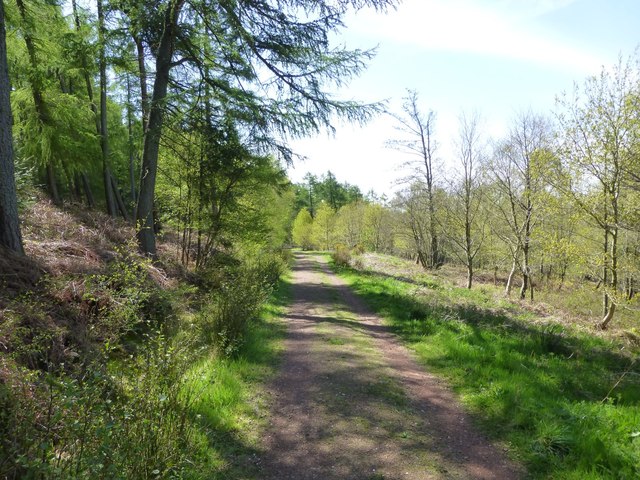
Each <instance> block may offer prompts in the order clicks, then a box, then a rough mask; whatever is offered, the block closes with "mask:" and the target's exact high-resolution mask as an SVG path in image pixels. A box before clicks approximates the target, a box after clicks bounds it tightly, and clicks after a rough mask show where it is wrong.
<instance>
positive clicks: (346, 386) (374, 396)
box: [260, 253, 523, 480]
mask: <svg viewBox="0 0 640 480" xmlns="http://www.w3.org/2000/svg"><path fill="white" fill-rule="evenodd" d="M292 282H293V287H292V296H293V299H292V303H291V306H290V308H289V310H288V313H287V315H286V319H285V320H286V322H287V328H288V335H287V339H286V341H285V353H284V358H283V360H282V364H281V367H280V368H281V370H280V373H279V374H278V376H277V377H276V378H275V380H274V381H273V383H272V384H271V385H270V388H269V392H270V393H271V395H272V409H271V413H270V425H269V427H268V431H267V433H266V435H265V438H264V452H265V453H264V455H263V456H262V458H261V460H260V468H261V475H260V478H263V479H265V480H267V479H269V480H276V479H277V480H286V479H295V480H308V479H318V480H320V479H323V480H347V479H353V480H367V479H370V480H373V479H378V480H382V479H386V480H390V479H394V480H395V479H408V480H422V479H497V480H500V479H508V480H512V479H517V478H521V477H522V476H523V472H522V470H521V469H520V468H519V467H518V466H517V465H515V464H514V463H513V462H511V461H509V460H508V459H507V458H506V455H505V453H504V451H503V450H502V449H500V448H498V447H496V446H494V445H492V444H491V443H490V442H489V441H488V440H487V439H486V438H485V437H484V436H483V435H481V434H480V433H479V432H478V431H477V429H476V428H475V427H474V426H473V425H472V422H471V420H470V418H469V417H468V416H467V415H466V414H465V413H463V411H462V409H461V407H460V406H459V404H458V402H457V401H456V399H455V396H454V395H453V393H451V391H450V390H449V389H448V388H447V387H446V385H445V384H444V383H443V382H442V381H441V380H439V379H438V378H437V377H435V376H433V375H430V374H429V373H427V372H425V369H424V367H421V366H420V365H418V363H417V362H416V360H415V359H414V357H413V355H412V354H411V353H410V351H409V350H408V349H407V348H406V347H404V346H403V345H402V344H401V343H400V342H399V340H398V339H397V338H396V337H395V335H393V334H392V333H390V331H389V330H388V329H387V328H386V327H385V326H384V325H383V323H382V320H381V319H380V318H379V317H378V316H376V315H375V314H373V313H372V312H371V310H370V309H369V308H368V307H367V306H366V305H365V304H364V303H363V301H362V300H361V299H360V298H358V297H356V296H355V295H354V294H353V293H352V292H351V290H350V289H349V288H348V286H347V285H346V284H345V282H344V281H343V280H342V279H340V278H339V277H337V276H336V275H335V274H334V273H333V272H332V271H331V270H330V269H329V268H328V266H327V264H326V260H324V257H322V256H317V255H312V254H304V253H296V255H295V266H294V268H293V280H292Z"/></svg>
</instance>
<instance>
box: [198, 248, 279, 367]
mask: <svg viewBox="0 0 640 480" xmlns="http://www.w3.org/2000/svg"><path fill="white" fill-rule="evenodd" d="M284 268H285V264H284V262H283V261H282V260H281V259H279V258H277V257H275V256H268V257H267V258H266V259H264V258H263V259H260V260H259V261H257V262H255V263H245V264H243V265H242V266H241V267H238V268H235V269H234V270H233V271H227V272H226V275H225V280H224V281H223V282H221V283H220V286H219V288H218V289H217V290H216V291H215V292H214V293H213V299H212V301H211V302H210V304H209V305H208V306H206V307H205V308H204V309H203V311H202V313H201V322H200V325H201V329H202V333H203V335H204V338H205V341H206V342H207V343H208V344H212V345H214V346H215V347H216V349H217V351H218V352H219V353H220V354H221V355H223V356H227V357H230V356H232V355H234V354H235V353H236V352H237V351H238V350H239V349H240V347H241V346H242V343H243V340H244V336H245V334H246V331H247V328H249V325H250V322H251V320H253V319H254V318H255V317H256V316H257V315H258V313H259V312H260V309H261V308H262V305H263V304H264V303H265V302H266V301H267V299H268V298H269V295H270V294H271V292H272V291H273V288H274V286H275V285H276V283H277V281H278V279H279V278H280V275H281V274H282V272H283V271H284Z"/></svg>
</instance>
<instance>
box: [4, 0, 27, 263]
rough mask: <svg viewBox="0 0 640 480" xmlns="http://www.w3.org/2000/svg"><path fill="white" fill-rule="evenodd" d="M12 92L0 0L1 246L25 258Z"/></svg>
mask: <svg viewBox="0 0 640 480" xmlns="http://www.w3.org/2000/svg"><path fill="white" fill-rule="evenodd" d="M9 92H11V86H10V84H9V68H8V65H7V43H6V32H5V28H4V2H3V0H0V245H2V246H3V247H6V248H8V249H9V250H12V251H14V252H17V253H19V254H21V255H24V249H23V247H22V235H21V233H20V222H19V219H18V199H17V194H16V183H15V172H14V165H13V137H12V133H11V127H12V124H13V117H12V115H11V99H10V96H9Z"/></svg>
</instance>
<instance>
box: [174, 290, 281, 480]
mask: <svg viewBox="0 0 640 480" xmlns="http://www.w3.org/2000/svg"><path fill="white" fill-rule="evenodd" d="M289 301H290V281H289V280H287V279H286V278H285V279H283V280H281V281H280V282H279V284H278V287H277V288H276V290H275V292H274V293H273V295H272V297H271V299H270V301H269V302H268V303H267V305H266V306H265V307H264V308H263V312H262V315H261V316H260V318H259V319H258V320H256V321H254V322H252V323H251V326H250V328H249V330H248V332H247V335H246V337H245V339H244V343H243V346H242V348H241V349H240V351H239V352H238V354H237V355H236V356H234V357H233V358H228V359H224V358H221V357H219V356H216V355H210V356H207V357H206V358H204V359H202V360H201V361H200V362H199V363H197V364H196V365H194V366H193V368H191V369H190V371H189V372H188V373H187V376H188V378H189V380H188V381H187V382H186V383H185V387H184V388H185V390H187V391H195V392H196V397H197V400H196V401H195V402H194V403H193V405H192V407H191V413H192V415H193V418H194V419H195V421H196V424H197V425H198V428H197V433H196V438H195V444H196V445H197V446H198V454H197V458H195V459H194V460H195V462H194V468H193V469H192V471H190V472H189V473H188V475H187V476H186V478H191V479H204V478H206V479H211V480H213V479H229V478H234V479H253V478H258V475H259V455H260V451H259V445H258V440H259V435H260V432H261V431H262V430H263V429H264V427H265V424H266V414H267V409H268V405H267V399H266V397H265V395H264V394H263V393H264V386H265V383H266V382H267V381H268V380H269V379H270V378H272V377H273V375H274V374H275V372H276V369H277V366H278V363H279V359H280V354H281V351H282V347H283V342H282V340H283V339H284V335H285V327H284V324H283V323H282V321H281V317H282V315H283V313H284V309H285V307H286V306H287V305H288V304H289Z"/></svg>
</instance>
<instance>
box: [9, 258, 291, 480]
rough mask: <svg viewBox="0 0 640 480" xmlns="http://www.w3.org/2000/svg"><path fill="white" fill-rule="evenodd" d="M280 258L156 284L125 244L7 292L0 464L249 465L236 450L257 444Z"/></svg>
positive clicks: (162, 469) (66, 469) (226, 468)
mask: <svg viewBox="0 0 640 480" xmlns="http://www.w3.org/2000/svg"><path fill="white" fill-rule="evenodd" d="M283 266H284V263H283V261H282V260H281V259H278V258H277V257H276V256H268V255H264V256H263V257H262V258H261V260H260V261H254V262H252V261H251V260H243V261H241V262H240V263H239V264H238V265H234V266H233V267H229V269H228V270H227V271H226V272H225V273H224V275H223V277H224V282H226V283H223V284H219V285H217V286H216V288H213V289H211V288H209V287H210V284H209V283H207V282H202V283H203V284H205V285H207V288H206V289H203V288H201V289H198V288H197V287H195V286H189V285H188V284H186V283H184V282H174V284H173V285H171V286H170V287H166V288H165V287H162V286H160V285H158V283H157V282H156V281H153V280H152V278H150V274H149V271H150V270H153V269H154V267H153V266H151V265H150V264H148V262H146V261H145V260H142V259H141V258H139V257H136V256H129V255H127V254H125V253H123V252H121V253H119V254H118V256H117V258H116V259H114V260H113V261H112V262H111V263H110V264H109V266H108V268H107V269H106V270H105V271H104V272H101V273H95V274H92V275H90V276H73V277H72V278H66V277H59V278H48V277H47V278H45V280H44V281H43V282H41V284H40V286H39V287H38V288H39V289H38V290H36V291H34V292H31V293H28V294H23V295H20V296H18V297H16V298H14V299H12V300H11V301H10V303H9V304H8V306H7V308H4V309H3V310H2V317H3V321H2V322H1V326H2V327H1V328H0V342H1V345H0V347H2V348H1V349H0V350H1V351H0V478H3V479H81V478H87V479H89V478H91V479H93V478H105V479H107V478H108V479H119V478H121V479H129V478H136V479H160V478H167V479H169V478H194V479H199V478H228V476H226V475H227V473H228V472H230V471H235V470H234V469H236V470H237V469H238V468H240V470H246V471H251V465H252V464H251V462H248V463H247V461H245V460H238V458H241V459H243V458H244V457H250V456H251V455H252V452H254V451H255V439H254V438H253V437H251V435H250V434H249V433H247V432H255V431H256V429H255V428H250V427H251V425H252V424H253V423H256V424H257V423H259V421H258V419H259V418H260V414H259V412H260V409H259V405H258V404H257V403H256V402H257V400H256V398H257V396H256V395H257V394H256V392H258V391H259V388H260V385H261V382H263V381H264V380H265V378H267V377H268V376H269V374H270V372H271V371H272V369H273V367H274V365H275V362H276V360H277V352H278V345H279V340H280V338H281V335H282V330H281V328H280V327H279V322H278V320H277V317H278V316H279V314H280V311H281V309H282V305H283V304H284V303H285V302H286V299H287V293H286V288H285V285H284V284H282V283H279V280H278V277H279V276H280V274H281V273H282V272H283ZM277 285H280V287H279V288H278V289H277V290H276V291H275V293H274V291H273V288H274V286H277ZM54 317H55V318H54ZM62 317H64V318H62ZM238 462H239V463H240V464H241V465H240V467H238V466H237V465H236V464H237V463H238Z"/></svg>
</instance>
